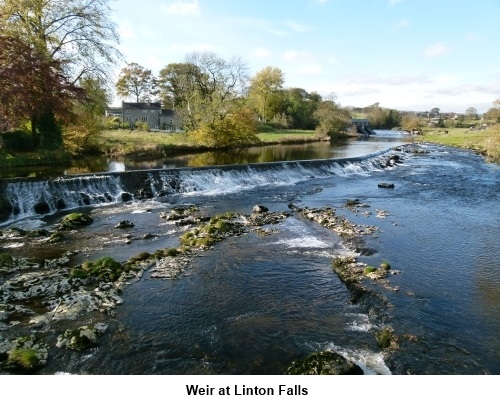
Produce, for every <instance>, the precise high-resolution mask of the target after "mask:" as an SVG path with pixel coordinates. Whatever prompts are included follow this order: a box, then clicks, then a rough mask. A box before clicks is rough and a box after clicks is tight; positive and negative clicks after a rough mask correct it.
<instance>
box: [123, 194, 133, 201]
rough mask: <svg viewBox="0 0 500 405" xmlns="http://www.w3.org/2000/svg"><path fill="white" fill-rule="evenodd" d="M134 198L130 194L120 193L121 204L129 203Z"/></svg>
mask: <svg viewBox="0 0 500 405" xmlns="http://www.w3.org/2000/svg"><path fill="white" fill-rule="evenodd" d="M133 198H134V197H132V195H131V194H130V193H122V195H121V199H122V201H123V202H127V201H131V200H132V199H133Z"/></svg>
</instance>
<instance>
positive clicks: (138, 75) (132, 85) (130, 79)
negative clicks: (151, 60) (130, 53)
mask: <svg viewBox="0 0 500 405" xmlns="http://www.w3.org/2000/svg"><path fill="white" fill-rule="evenodd" d="M116 94H118V96H120V97H123V98H129V97H132V98H134V99H135V101H136V102H137V103H140V102H151V101H152V98H153V96H155V95H156V94H157V92H156V79H155V78H154V76H153V74H152V72H151V70H149V69H146V68H144V67H142V66H141V65H139V64H137V63H129V64H128V65H127V66H125V67H124V68H123V69H122V70H121V72H120V76H119V78H118V81H117V82H116Z"/></svg>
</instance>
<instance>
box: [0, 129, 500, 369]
mask: <svg viewBox="0 0 500 405" xmlns="http://www.w3.org/2000/svg"><path fill="white" fill-rule="evenodd" d="M381 142H383V143H384V146H383V147H386V146H390V147H392V146H396V145H393V144H391V142H395V143H397V144H401V143H404V142H402V141H401V140H398V139H394V138H393V139H388V140H387V139H386V140H384V141H381ZM387 142H389V143H387ZM380 146H381V145H378V146H376V147H374V150H378V149H380ZM304 147H305V146H304ZM371 148H372V145H371V144H369V145H364V146H363V147H362V148H361V149H360V150H362V151H363V153H362V155H366V154H367V153H371V152H374V150H372V149H371ZM412 148H413V149H412ZM339 153H342V152H339ZM392 153H394V152H392V151H389V152H386V153H385V154H382V155H377V154H376V153H375V155H374V156H372V157H367V158H365V159H360V160H354V161H346V162H345V163H343V164H340V165H330V164H329V163H321V164H320V163H318V164H314V165H313V164H310V165H309V166H308V165H306V164H305V163H304V164H300V163H298V164H296V163H295V162H290V164H289V165H288V166H283V167H279V165H277V166H276V165H275V166H265V165H264V166H252V165H250V166H248V167H246V168H241V167H240V168H238V169H236V168H235V169H226V170H222V171H217V170H211V169H207V170H206V171H200V172H192V173H191V174H189V176H188V175H185V176H184V177H182V176H181V177H179V178H180V179H181V180H182V182H183V184H184V186H183V187H184V188H183V191H182V192H179V193H172V194H168V195H166V196H164V197H162V198H153V199H142V200H132V201H129V202H127V203H119V204H116V203H105V204H100V205H93V206H88V207H86V208H85V209H86V210H87V211H89V212H90V213H91V214H92V216H93V217H94V222H93V223H92V225H90V226H88V227H86V228H83V229H82V230H80V231H78V232H76V233H71V234H70V235H69V236H68V239H67V241H66V242H64V243H63V244H60V245H54V246H49V245H47V244H46V243H44V242H43V241H37V240H26V239H22V238H21V239H19V240H12V239H6V238H0V248H1V251H2V252H7V253H9V254H12V255H13V256H14V255H19V256H23V255H33V256H35V257H47V258H52V257H58V256H59V255H61V254H63V253H64V252H65V251H68V250H78V252H80V253H77V254H76V255H75V256H72V259H71V261H72V262H71V263H70V264H74V263H78V262H81V261H82V260H84V259H85V260H95V259H96V258H98V257H102V256H105V255H110V256H113V257H114V258H115V259H117V260H120V261H121V260H126V259H128V258H130V257H131V256H133V255H135V254H137V253H138V252H142V251H148V252H153V251H155V249H160V248H164V247H165V246H177V245H178V244H179V237H180V236H181V235H182V234H183V233H184V232H185V231H186V230H188V229H191V228H190V226H189V225H186V226H177V225H175V224H174V223H172V222H169V221H166V220H164V219H161V217H160V213H161V212H164V211H168V210H169V209H170V208H172V207H175V206H178V205H185V204H195V205H196V206H197V207H198V209H199V210H200V213H202V214H203V215H207V216H214V215H217V214H222V213H225V212H238V213H243V214H250V213H251V212H252V207H253V206H254V205H255V204H262V205H264V206H266V207H267V208H269V210H270V211H272V212H288V213H289V214H290V215H289V216H288V217H286V219H284V220H283V221H280V222H279V223H276V224H272V225H267V226H265V227H263V229H265V230H267V231H266V232H261V233H257V232H247V233H245V234H244V235H241V236H239V237H230V238H227V239H226V240H224V241H222V242H220V243H219V244H217V245H216V246H215V247H214V248H213V249H209V250H205V251H202V252H200V253H199V254H198V255H196V256H193V257H191V259H190V262H189V263H188V264H186V267H185V269H183V271H182V273H181V274H179V276H178V277H177V278H175V279H158V278H153V277H151V273H148V272H146V273H145V274H144V276H143V277H142V278H141V280H140V281H130V282H129V283H128V285H126V286H125V288H124V289H123V293H122V294H121V298H122V299H123V304H122V305H120V306H118V307H117V308H116V311H114V313H113V316H111V318H110V319H108V320H107V322H108V324H109V329H108V332H107V333H105V334H104V335H103V336H102V337H101V338H100V340H99V345H98V346H97V347H96V348H94V349H91V350H89V351H87V352H83V353H76V352H73V351H70V350H65V349H60V348H56V347H53V344H52V345H51V347H50V350H49V353H50V361H49V363H48V364H47V366H46V367H44V368H42V369H41V370H40V371H39V372H40V373H42V374H53V373H57V372H67V373H75V374H80V373H87V374H281V373H282V372H283V371H284V369H285V368H286V367H287V365H289V364H290V362H292V361H295V360H297V359H300V358H303V357H304V356H306V355H308V354H310V353H312V352H315V351H320V350H325V349H332V350H335V351H337V352H338V353H340V354H342V355H343V356H344V357H346V358H348V359H350V360H351V361H353V362H355V363H356V364H358V365H359V366H360V367H361V368H362V369H363V370H364V372H365V373H367V374H391V373H392V374H407V373H410V374H485V373H486V374H500V340H499V339H498V336H500V317H499V316H498V314H499V313H500V281H499V280H500V278H499V277H498V276H499V273H498V272H499V271H500V259H499V258H500V254H499V253H500V242H499V240H498V238H497V235H498V234H499V231H500V216H499V215H498V203H499V195H500V171H499V166H498V165H495V164H488V163H485V162H484V160H483V159H482V157H480V156H477V155H475V154H473V153H471V152H468V151H462V150H457V149H453V148H447V147H440V146H435V145H420V146H418V147H416V146H415V147H411V148H410V149H407V150H402V151H401V152H400V154H401V156H402V160H401V162H399V163H397V164H396V165H393V166H386V167H384V166H381V165H380V162H381V161H382V159H387V156H390V155H391V154H392ZM238 170H239V171H240V172H241V173H243V174H241V175H240V174H238V173H240V172H238ZM181 180H179V181H181ZM163 181H166V180H165V179H164V180H163ZM380 183H389V184H393V185H394V188H381V187H378V184H380ZM153 188H154V187H153ZM120 192H121V191H120V190H117V191H116V193H117V194H119V193H120ZM356 199H357V200H359V201H358V202H359V203H360V204H363V206H362V208H359V209H357V210H352V209H348V207H346V202H347V201H349V200H350V201H352V200H356ZM290 204H291V205H290ZM291 206H299V207H309V208H318V209H319V208H322V207H330V208H333V209H335V210H336V212H337V213H338V214H341V215H342V216H344V217H345V218H347V219H348V220H350V221H352V222H354V223H356V224H362V225H365V226H374V227H376V231H375V232H374V233H373V234H370V235H366V236H363V238H362V240H363V249H360V250H358V252H355V251H352V247H351V246H350V245H349V244H346V243H345V240H344V239H343V238H342V237H340V236H339V235H337V234H336V233H334V232H332V231H331V230H330V229H327V228H325V227H323V226H321V224H319V223H317V222H314V221H310V220H308V219H306V218H305V217H304V216H303V215H301V214H300V213H299V212H293V211H291V209H290V207H291ZM60 216H61V214H60V213H56V214H53V215H49V216H36V217H33V216H30V217H29V218H26V219H22V220H21V219H20V218H19V219H18V220H17V221H16V222H15V224H16V226H19V227H25V228H26V229H29V228H43V229H48V230H53V229H54V227H55V226H56V224H57V223H58V221H59V219H60ZM123 220H128V221H130V222H133V224H134V225H135V226H134V227H133V228H129V229H127V230H121V229H116V228H115V225H116V224H117V223H119V222H120V221H123ZM9 226H12V224H11V225H4V231H5V229H6V228H7V227H9ZM145 234H151V235H152V238H148V239H143V238H142V237H141V235H145ZM347 254H353V255H356V256H357V259H358V260H359V261H361V262H363V263H366V264H368V265H372V266H378V265H379V264H380V263H381V262H382V261H388V262H390V264H391V266H392V269H394V272H393V274H391V275H390V276H389V277H388V278H387V279H386V280H385V281H386V283H379V282H375V281H373V282H371V283H368V284H367V285H368V288H370V289H372V290H373V292H374V293H377V294H378V295H379V296H380V297H381V301H382V302H383V303H384V305H383V306H381V307H373V306H372V307H367V306H366V305H361V304H353V303H352V297H351V295H350V293H349V290H348V289H347V288H346V285H345V284H343V283H342V282H341V281H340V280H339V278H338V277H337V275H336V274H335V273H334V272H333V271H332V260H333V259H334V258H335V257H339V256H344V255H347ZM4 277H5V278H4V280H3V281H6V280H7V278H8V276H4ZM2 291H4V294H5V291H6V289H5V288H4V289H3V290H2ZM4 296H5V295H4ZM94 318H95V319H97V318H99V317H97V316H95V315H92V314H89V316H88V317H87V318H85V319H83V320H80V321H79V322H77V323H76V324H77V325H81V324H82V323H85V322H87V323H88V322H89V321H92V320H93V321H95V319H94ZM20 319H21V318H20ZM22 319H23V321H24V318H22ZM69 324H72V325H73V326H74V324H75V322H70V321H64V322H60V323H59V324H58V323H56V324H54V325H52V326H51V329H50V330H43V336H45V338H46V339H47V340H48V341H54V340H55V338H56V337H57V335H58V334H60V333H62V331H64V329H65V328H66V327H68V325H69ZM22 326H23V325H22V324H21V325H20V324H16V325H13V326H10V329H9V328H8V327H5V328H3V332H2V331H0V333H1V334H3V335H4V336H8V335H9V333H11V332H12V331H13V330H14V329H13V328H21V327H22ZM25 327H26V328H28V329H29V325H26V326H25ZM384 328H391V329H392V330H394V332H395V333H396V334H397V335H399V336H404V337H406V338H405V339H401V340H400V345H399V347H398V348H397V349H395V350H393V351H387V350H382V349H381V348H380V347H379V346H378V345H377V342H376V340H375V338H374V334H375V333H376V332H377V331H379V330H382V329H384ZM12 333H13V332H12ZM17 333H19V332H17ZM51 339H52V340H51Z"/></svg>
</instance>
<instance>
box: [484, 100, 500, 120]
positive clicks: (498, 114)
mask: <svg viewBox="0 0 500 405" xmlns="http://www.w3.org/2000/svg"><path fill="white" fill-rule="evenodd" d="M484 118H485V119H487V120H490V121H493V122H496V123H500V98H499V99H496V100H495V101H494V102H493V107H491V108H490V109H489V110H488V111H486V113H485V114H484Z"/></svg>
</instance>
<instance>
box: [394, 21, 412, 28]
mask: <svg viewBox="0 0 500 405" xmlns="http://www.w3.org/2000/svg"><path fill="white" fill-rule="evenodd" d="M409 26H410V21H408V20H401V21H399V22H398V23H396V24H394V28H395V29H397V30H399V29H401V28H406V27H409Z"/></svg>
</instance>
